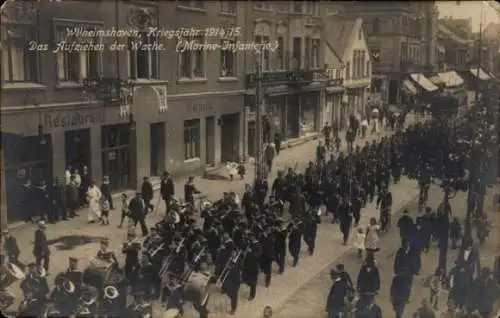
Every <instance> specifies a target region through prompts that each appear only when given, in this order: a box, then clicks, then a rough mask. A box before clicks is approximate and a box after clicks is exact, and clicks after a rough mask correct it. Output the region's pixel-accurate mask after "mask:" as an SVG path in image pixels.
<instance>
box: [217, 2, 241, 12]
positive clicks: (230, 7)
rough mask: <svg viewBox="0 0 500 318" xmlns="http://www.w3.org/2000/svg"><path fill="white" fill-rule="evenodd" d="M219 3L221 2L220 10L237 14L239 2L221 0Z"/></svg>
mask: <svg viewBox="0 0 500 318" xmlns="http://www.w3.org/2000/svg"><path fill="white" fill-rule="evenodd" d="M219 3H220V12H224V13H231V14H236V8H237V6H238V2H236V1H219Z"/></svg>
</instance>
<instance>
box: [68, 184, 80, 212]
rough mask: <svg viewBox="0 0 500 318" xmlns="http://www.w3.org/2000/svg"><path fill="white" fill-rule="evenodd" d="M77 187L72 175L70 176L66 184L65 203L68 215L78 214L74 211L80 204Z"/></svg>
mask: <svg viewBox="0 0 500 318" xmlns="http://www.w3.org/2000/svg"><path fill="white" fill-rule="evenodd" d="M79 191H80V190H79V189H78V186H77V185H76V180H75V177H74V176H71V177H70V182H69V184H68V185H67V186H66V204H67V206H68V209H69V217H70V218H74V217H76V216H78V214H77V213H76V210H77V209H78V207H79V205H80V198H79V195H80V194H79Z"/></svg>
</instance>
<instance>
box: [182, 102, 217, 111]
mask: <svg viewBox="0 0 500 318" xmlns="http://www.w3.org/2000/svg"><path fill="white" fill-rule="evenodd" d="M213 110H214V107H213V106H212V104H210V103H205V102H193V103H190V104H188V107H187V111H188V112H190V113H206V112H211V111H213Z"/></svg>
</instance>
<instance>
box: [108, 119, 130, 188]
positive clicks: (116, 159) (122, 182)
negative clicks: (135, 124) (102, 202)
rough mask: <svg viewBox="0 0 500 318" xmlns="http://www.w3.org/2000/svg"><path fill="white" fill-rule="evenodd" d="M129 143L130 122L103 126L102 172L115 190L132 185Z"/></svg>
mask: <svg viewBox="0 0 500 318" xmlns="http://www.w3.org/2000/svg"><path fill="white" fill-rule="evenodd" d="M129 143H130V124H118V125H109V126H102V128H101V149H102V150H101V152H102V173H103V176H108V177H109V179H110V184H111V189H112V190H113V191H117V190H120V189H126V188H129V187H130V186H131V184H130V182H131V180H130V168H131V167H130V160H129V154H130V146H129ZM134 151H135V149H134Z"/></svg>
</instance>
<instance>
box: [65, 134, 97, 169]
mask: <svg viewBox="0 0 500 318" xmlns="http://www.w3.org/2000/svg"><path fill="white" fill-rule="evenodd" d="M64 146H65V147H64V152H65V158H66V167H71V168H72V169H76V170H78V171H83V167H87V169H89V170H88V171H89V175H92V174H91V172H90V167H91V166H90V152H91V146H90V129H80V130H70V131H67V132H65V133H64Z"/></svg>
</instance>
